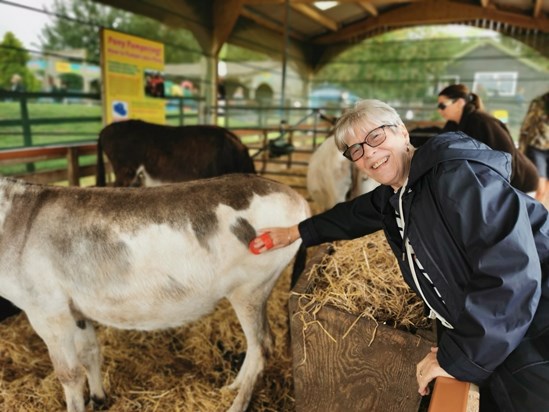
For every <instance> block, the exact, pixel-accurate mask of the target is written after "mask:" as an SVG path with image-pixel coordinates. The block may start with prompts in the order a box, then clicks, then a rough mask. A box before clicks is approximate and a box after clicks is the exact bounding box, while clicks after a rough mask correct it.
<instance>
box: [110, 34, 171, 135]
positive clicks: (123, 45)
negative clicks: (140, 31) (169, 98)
mask: <svg viewBox="0 0 549 412" xmlns="http://www.w3.org/2000/svg"><path fill="white" fill-rule="evenodd" d="M101 73H102V78H103V113H104V117H103V119H104V121H105V124H110V123H112V122H117V121H120V120H127V119H141V120H145V121H148V122H152V123H159V124H164V123H165V122H166V109H165V107H166V103H165V100H164V99H163V97H164V45H163V44H162V43H158V42H154V41H151V40H147V39H143V38H141V37H136V36H131V35H129V34H125V33H120V32H117V31H114V30H109V29H103V30H102V31H101Z"/></svg>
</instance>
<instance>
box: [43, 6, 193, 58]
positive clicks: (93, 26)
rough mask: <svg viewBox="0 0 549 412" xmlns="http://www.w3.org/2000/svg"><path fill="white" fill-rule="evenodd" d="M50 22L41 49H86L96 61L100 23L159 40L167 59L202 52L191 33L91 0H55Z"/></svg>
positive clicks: (98, 48) (190, 55) (189, 56)
mask: <svg viewBox="0 0 549 412" xmlns="http://www.w3.org/2000/svg"><path fill="white" fill-rule="evenodd" d="M48 11H49V12H50V13H53V14H54V15H56V16H59V17H56V18H55V19H54V20H53V23H52V24H50V25H46V27H44V28H43V29H42V35H41V37H40V41H41V46H42V49H44V50H50V51H52V50H63V49H86V51H87V59H88V61H91V62H96V63H99V56H100V40H99V32H100V29H101V27H106V28H110V29H115V30H119V31H122V32H125V33H128V34H131V35H134V36H139V37H143V38H147V39H150V40H154V41H159V42H162V43H164V45H165V61H166V63H183V62H196V61H198V60H199V59H200V57H201V56H202V53H201V51H200V47H199V46H198V43H197V42H196V40H195V39H194V37H193V35H192V33H190V32H189V31H188V30H184V29H174V28H170V27H168V26H165V25H163V24H162V23H160V22H158V21H156V20H154V19H151V18H148V17H144V16H139V15H136V14H133V13H129V12H125V11H122V10H118V9H114V8H112V7H108V6H103V5H99V4H97V3H95V2H93V1H91V0H55V2H54V4H53V9H52V10H48Z"/></svg>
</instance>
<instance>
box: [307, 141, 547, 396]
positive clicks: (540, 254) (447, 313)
mask: <svg viewBox="0 0 549 412" xmlns="http://www.w3.org/2000/svg"><path fill="white" fill-rule="evenodd" d="M510 173H511V156H510V155H509V154H507V153H504V152H500V151H495V150H491V149H490V148H489V147H488V146H486V145H484V144H483V143H481V142H479V141H477V140H474V139H472V138H470V137H468V136H467V135H465V134H463V133H461V132H450V133H444V134H442V135H439V136H437V137H434V138H432V139H430V140H428V141H427V143H425V144H424V145H423V146H421V147H420V148H419V149H417V150H416V152H415V154H414V156H413V158H412V163H411V169H410V175H409V178H408V184H407V186H406V188H405V189H404V190H405V193H404V195H403V199H402V200H403V211H404V220H405V222H406V226H405V232H404V237H407V238H408V239H409V241H410V243H411V245H412V247H413V249H414V251H415V253H416V255H417V258H418V259H419V261H420V262H421V264H422V265H423V267H424V268H425V271H426V272H427V273H428V274H429V276H430V278H431V280H432V281H433V283H434V286H435V287H436V288H437V289H438V291H439V292H440V293H441V295H442V299H443V300H444V303H442V302H441V300H440V299H439V298H437V297H436V296H435V295H434V292H433V290H432V287H429V286H428V285H427V281H426V280H425V278H424V277H423V276H419V280H420V286H421V289H422V292H423V294H424V296H425V299H426V300H427V301H428V302H429V304H430V306H431V307H432V308H433V309H435V311H436V312H438V313H439V314H440V315H442V316H443V317H444V318H445V319H446V320H447V321H449V322H450V324H451V325H452V326H453V327H454V329H450V330H447V331H446V332H445V333H444V334H443V336H442V338H441V341H440V342H439V351H438V354H437V358H438V361H439V363H440V365H441V367H442V368H443V369H444V370H446V371H447V372H448V373H449V374H451V375H453V376H454V377H456V378H457V379H459V380H463V381H469V382H474V383H477V384H479V385H481V384H483V383H484V382H485V381H486V380H487V379H488V378H489V377H490V375H491V374H492V373H493V372H494V371H495V370H496V369H497V367H498V366H499V365H501V364H502V363H503V362H504V361H505V360H506V358H507V357H508V356H509V355H510V354H511V353H512V352H513V351H514V350H515V349H516V348H517V347H518V346H519V344H521V342H522V341H523V340H524V338H525V336H526V335H528V336H529V337H535V336H540V335H548V334H549V217H548V212H547V209H545V207H544V206H543V205H542V204H540V203H539V202H537V201H535V200H534V199H532V198H531V197H529V196H527V195H525V194H524V193H522V192H521V191H519V190H516V189H514V188H513V187H512V186H511V185H510V184H509V177H510ZM395 210H398V194H397V193H394V191H393V189H392V188H391V187H389V186H383V185H382V186H379V187H378V188H376V189H375V190H374V191H372V192H370V193H367V194H365V195H362V196H360V197H358V198H356V199H354V200H352V201H349V202H344V203H340V204H338V205H336V206H335V207H334V208H332V209H331V210H328V211H326V212H324V213H322V214H320V215H316V216H313V217H311V218H310V219H307V220H305V221H303V222H301V223H300V225H299V230H300V234H301V237H302V239H303V242H304V244H305V245H306V246H312V245H315V244H320V243H323V242H327V241H333V240H342V239H353V238H357V237H360V236H363V235H366V234H369V233H372V232H375V231H377V230H380V229H383V230H384V232H385V235H386V237H387V240H388V241H389V244H390V246H391V248H392V250H393V252H394V253H395V255H396V256H397V258H398V261H399V264H400V269H401V272H402V274H403V276H404V279H405V280H406V282H407V283H408V285H410V287H411V288H413V289H414V290H415V291H416V292H418V290H417V287H416V285H415V283H414V281H413V279H412V275H411V271H410V268H409V266H408V263H407V261H406V259H404V244H403V238H402V236H401V235H400V233H399V232H398V228H397V226H396V220H395ZM527 356H529V355H527Z"/></svg>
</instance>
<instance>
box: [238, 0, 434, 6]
mask: <svg viewBox="0 0 549 412" xmlns="http://www.w3.org/2000/svg"><path fill="white" fill-rule="evenodd" d="M285 1H286V0H244V3H245V4H247V5H250V6H254V5H255V6H257V5H265V4H270V5H273V4H275V5H276V4H284V3H285ZM317 1H322V0H291V3H292V4H313V3H316V2H317ZM417 1H424V0H377V1H376V2H375V3H376V5H377V6H378V7H379V6H380V5H388V4H398V3H413V2H417ZM338 3H357V0H338Z"/></svg>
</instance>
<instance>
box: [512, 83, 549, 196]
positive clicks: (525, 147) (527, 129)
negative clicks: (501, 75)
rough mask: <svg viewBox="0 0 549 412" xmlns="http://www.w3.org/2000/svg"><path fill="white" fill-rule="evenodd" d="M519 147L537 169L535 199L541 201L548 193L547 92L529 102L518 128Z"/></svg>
mask: <svg viewBox="0 0 549 412" xmlns="http://www.w3.org/2000/svg"><path fill="white" fill-rule="evenodd" d="M519 148H520V150H521V151H522V152H523V153H525V154H526V156H527V157H528V158H529V159H530V160H531V161H532V162H533V163H534V164H535V165H536V168H537V169H538V174H539V184H538V188H537V191H536V199H538V200H539V201H540V202H542V201H543V200H544V199H545V196H547V195H548V194H549V180H548V178H549V92H547V93H545V94H544V95H542V96H538V97H537V98H535V99H534V100H532V102H531V103H530V107H529V108H528V112H527V113H526V116H525V117H524V121H523V122H522V127H521V129H520V138H519Z"/></svg>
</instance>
